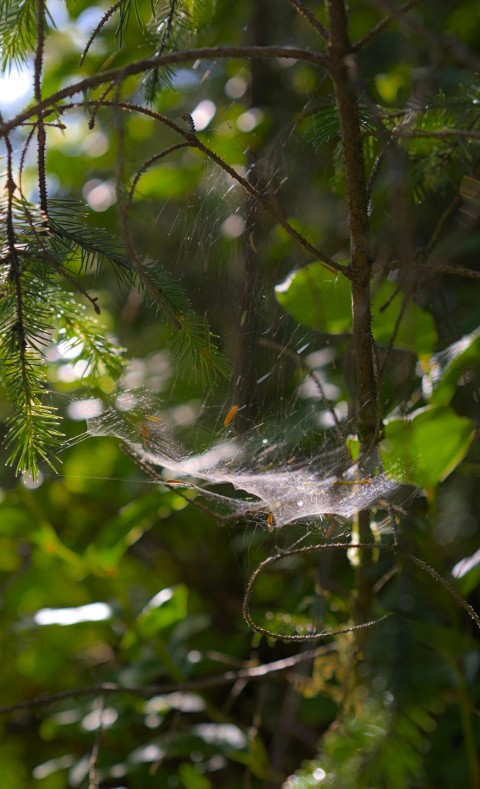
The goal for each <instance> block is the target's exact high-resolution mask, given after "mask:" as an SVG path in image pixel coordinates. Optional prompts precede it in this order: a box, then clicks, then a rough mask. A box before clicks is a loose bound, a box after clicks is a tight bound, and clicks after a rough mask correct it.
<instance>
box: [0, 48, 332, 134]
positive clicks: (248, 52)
mask: <svg viewBox="0 0 480 789" xmlns="http://www.w3.org/2000/svg"><path fill="white" fill-rule="evenodd" d="M228 58H247V59H248V58H273V59H275V58H285V59H287V60H292V59H293V60H303V61H305V62H306V63H313V65H315V66H319V67H320V68H328V66H329V63H330V59H329V58H328V56H327V55H323V54H320V53H318V52H311V51H310V50H309V49H298V48H296V47H275V46H270V47H256V46H251V47H247V46H246V47H199V48H198V49H185V50H183V51H182V52H169V53H168V54H166V55H158V56H156V57H153V58H145V59H144V60H137V61H136V62H135V63H130V64H129V65H127V66H121V67H120V68H116V69H110V71H102V72H100V73H98V74H94V75H93V76H92V77H85V79H82V80H80V81H79V82H76V83H74V84H73V85H67V86H66V87H65V88H61V89H60V90H57V91H56V92H55V93H52V95H51V96H48V97H47V98H46V99H42V101H41V102H37V103H36V104H35V105H34V106H33V107H29V108H28V109H26V110H24V111H23V112H21V113H19V114H18V115H17V116H16V117H15V118H12V119H11V120H8V121H5V122H4V123H2V124H0V136H4V135H5V134H6V133H7V132H9V131H11V130H12V129H16V128H17V127H18V126H19V125H20V124H21V123H23V122H24V121H26V120H28V119H29V118H32V117H35V116H38V114H39V113H40V112H42V111H43V110H45V109H51V108H52V107H54V106H55V105H56V104H58V103H59V102H61V101H63V99H68V98H70V97H72V96H75V94H76V93H84V92H86V91H89V90H92V89H93V88H97V87H98V86H99V85H104V84H105V83H107V82H121V81H123V80H125V79H126V78H127V77H134V76H135V75H137V74H143V73H145V71H150V69H154V68H159V67H161V66H171V65H176V64H177V63H188V62H189V61H196V60H217V59H221V60H223V59H228Z"/></svg>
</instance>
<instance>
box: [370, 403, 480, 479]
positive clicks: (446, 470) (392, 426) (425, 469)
mask: <svg viewBox="0 0 480 789" xmlns="http://www.w3.org/2000/svg"><path fill="white" fill-rule="evenodd" d="M474 434H475V431H474V426H473V423H472V422H471V421H470V419H466V418H465V417H462V416H458V415H457V414H456V413H455V412H454V411H452V410H451V409H450V408H447V407H445V406H439V407H433V406H427V407H425V408H419V409H418V410H417V411H414V412H413V413H412V414H409V415H408V416H401V417H392V418H391V419H387V420H386V421H385V430H384V435H385V438H384V440H383V441H382V443H381V447H380V452H381V458H382V462H383V466H384V469H385V471H386V473H387V474H388V475H389V476H391V477H393V478H394V479H396V480H398V481H399V482H401V483H403V484H407V485H415V486H416V487H419V488H424V489H425V490H427V491H432V490H433V489H434V488H435V487H436V485H438V483H439V482H442V481H443V480H444V479H445V478H446V477H448V475H449V474H450V473H451V472H452V471H453V470H454V468H455V467H456V466H458V464H459V463H460V461H461V460H462V458H464V457H465V454H466V453H467V451H468V448H469V446H470V444H471V443H472V441H473V438H474Z"/></svg>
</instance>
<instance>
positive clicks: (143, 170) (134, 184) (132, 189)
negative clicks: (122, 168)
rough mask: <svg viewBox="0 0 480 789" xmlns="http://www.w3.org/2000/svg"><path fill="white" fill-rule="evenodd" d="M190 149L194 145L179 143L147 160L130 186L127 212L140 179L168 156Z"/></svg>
mask: <svg viewBox="0 0 480 789" xmlns="http://www.w3.org/2000/svg"><path fill="white" fill-rule="evenodd" d="M190 147H192V145H191V143H189V142H179V143H176V144H175V145H170V146H169V147H168V148H165V150H163V151H159V153H154V154H153V156H150V158H149V159H147V160H146V161H145V162H144V163H143V164H142V166H141V167H140V168H139V169H138V170H137V172H136V173H135V176H134V178H133V181H132V184H131V186H130V191H129V193H128V197H127V205H126V208H127V211H128V210H129V208H130V206H131V204H132V201H133V195H134V194H135V189H136V188H137V184H138V182H139V180H140V178H141V177H142V175H143V174H144V173H146V171H147V170H148V168H149V167H151V166H152V164H155V162H158V161H160V159H163V157H164V156H168V154H170V153H173V152H174V151H178V150H179V149H181V148H190Z"/></svg>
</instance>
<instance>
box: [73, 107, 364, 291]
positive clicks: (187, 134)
mask: <svg viewBox="0 0 480 789" xmlns="http://www.w3.org/2000/svg"><path fill="white" fill-rule="evenodd" d="M99 104H101V105H103V106H105V107H113V108H117V109H124V110H127V111H129V112H137V113H140V114H142V115H147V116H148V117H150V118H153V119H154V120H157V121H159V122H160V123H162V124H164V125H165V126H167V127H168V128H169V129H171V130H172V131H174V132H176V133H177V134H179V135H181V136H182V137H183V138H184V139H185V140H186V142H187V143H188V144H189V145H190V146H192V147H195V148H197V149H198V150H199V151H201V152H202V153H204V154H205V156H208V158H209V159H211V160H212V161H214V162H215V164H217V165H218V166H219V167H221V169H222V170H224V172H226V173H227V174H228V175H229V176H230V177H231V178H233V179H234V180H235V181H236V182H237V183H239V184H240V185H241V186H242V187H243V188H244V189H245V191H247V192H248V193H249V194H250V195H251V196H252V197H253V198H255V200H256V201H257V202H259V203H260V205H261V206H262V208H263V209H264V210H265V211H266V212H267V213H268V214H270V216H271V217H272V218H273V219H274V220H275V221H276V222H278V223H279V224H280V225H281V227H283V229H284V230H285V231H286V232H287V233H288V235H289V236H290V237H291V238H293V239H294V240H295V241H296V242H297V243H298V244H299V245H300V246H302V247H303V248H304V249H305V250H306V251H307V252H309V254H310V255H313V257H314V258H315V259H318V260H319V261H320V262H321V263H322V264H323V265H324V266H325V268H328V269H329V270H330V271H332V272H334V273H338V274H343V276H345V277H348V276H349V267H348V266H345V265H342V264H341V263H338V262H337V261H336V260H333V259H332V258H330V257H329V256H328V255H326V254H325V253H324V252H322V250H320V249H318V248H317V247H316V246H314V245H313V244H311V243H310V241H308V239H306V238H305V237H304V236H302V234H301V233H299V232H298V231H297V230H296V229H295V228H294V227H293V226H292V225H291V224H290V223H289V222H288V221H287V220H286V219H284V218H283V216H282V215H281V213H279V212H278V211H277V210H276V208H275V207H274V206H272V204H271V201H270V200H269V198H268V194H264V193H263V192H260V191H259V190H258V189H257V188H256V187H255V186H254V185H253V184H252V183H251V182H250V181H249V180H248V178H244V177H243V176H242V175H240V173H238V172H237V171H236V170H235V169H234V168H233V167H231V166H230V165H229V164H227V162H225V161H224V160H223V159H222V158H221V157H220V156H218V154H216V153H215V151H212V150H211V148H209V147H208V146H207V145H205V144H204V143H203V142H202V141H201V140H199V138H198V136H197V135H196V134H195V133H194V132H192V131H191V130H190V129H189V130H186V129H185V128H183V127H182V126H179V125H178V124H177V123H175V122H174V121H172V120H170V118H167V117H166V116H165V115H160V114H159V113H157V112H155V111H154V110H150V109H148V108H146V107H142V106H141V105H139V104H134V103H132V102H126V101H117V102H115V101H107V100H92V101H88V102H72V103H71V104H68V105H66V106H64V107H63V111H66V110H67V109H71V108H74V107H78V106H98V105H99Z"/></svg>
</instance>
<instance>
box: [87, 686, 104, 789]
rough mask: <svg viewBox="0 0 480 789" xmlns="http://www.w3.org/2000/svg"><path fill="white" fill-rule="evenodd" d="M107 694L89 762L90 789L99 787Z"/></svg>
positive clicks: (100, 711) (100, 709)
mask: <svg viewBox="0 0 480 789" xmlns="http://www.w3.org/2000/svg"><path fill="white" fill-rule="evenodd" d="M105 702H106V695H105V693H103V694H102V697H101V700H100V707H99V722H98V726H97V730H96V732H95V742H94V743H93V748H92V753H91V754H90V760H89V763H88V789H98V787H99V780H100V778H99V775H98V757H99V754H100V744H101V742H102V733H103V713H104V711H105Z"/></svg>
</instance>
